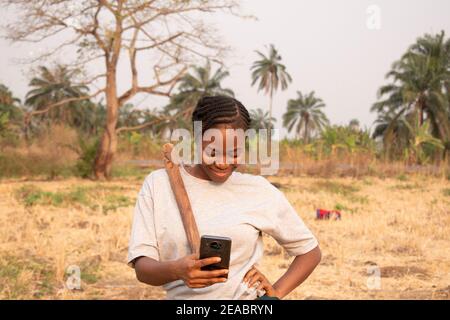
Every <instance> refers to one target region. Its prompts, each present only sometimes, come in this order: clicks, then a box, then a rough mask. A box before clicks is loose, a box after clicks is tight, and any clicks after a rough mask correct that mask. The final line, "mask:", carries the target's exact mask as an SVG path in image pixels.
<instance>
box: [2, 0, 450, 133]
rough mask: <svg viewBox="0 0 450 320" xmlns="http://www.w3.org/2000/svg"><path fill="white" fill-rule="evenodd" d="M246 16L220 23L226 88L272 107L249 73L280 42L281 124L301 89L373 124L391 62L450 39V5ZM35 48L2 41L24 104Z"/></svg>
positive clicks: (269, 8)
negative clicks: (437, 37) (21, 61)
mask: <svg viewBox="0 0 450 320" xmlns="http://www.w3.org/2000/svg"><path fill="white" fill-rule="evenodd" d="M373 5H375V6H376V7H375V8H379V9H380V25H379V27H380V28H379V29H377V28H376V27H377V23H376V18H374V13H373V12H374V11H370V12H368V8H369V7H370V6H373ZM243 11H244V12H246V13H250V14H253V15H254V16H256V17H257V18H258V21H253V20H242V19H239V18H236V17H231V16H220V17H218V18H217V19H216V20H217V21H215V26H216V28H218V29H219V31H220V34H221V35H222V36H223V38H224V40H225V41H226V43H227V44H229V45H231V46H232V47H233V52H232V55H231V56H230V57H229V58H228V59H227V61H226V64H227V65H228V66H229V71H230V73H231V75H230V77H229V78H228V79H227V80H226V81H224V86H225V87H229V88H231V89H233V90H234V92H235V93H236V97H237V98H238V99H239V100H240V101H242V102H243V103H244V105H245V106H246V107H247V108H249V109H252V108H258V107H259V108H263V109H266V110H267V109H268V98H267V97H266V96H264V94H263V93H262V92H260V93H257V90H256V87H251V79H250V71H249V68H250V66H251V65H252V63H253V61H254V60H255V59H256V57H257V56H256V54H255V52H254V51H255V50H261V51H264V52H265V51H266V48H265V46H266V45H268V44H271V43H273V44H274V45H275V46H276V48H277V49H278V50H279V52H280V53H281V55H282V57H283V62H284V64H285V65H286V67H287V70H288V72H289V73H290V74H291V76H292V78H293V82H292V84H291V85H290V86H289V88H288V90H286V91H284V92H278V93H277V94H276V96H275V99H274V115H275V116H276V117H277V118H278V125H277V127H278V126H279V125H280V124H281V115H282V114H283V113H284V112H285V111H286V104H287V101H288V100H289V99H291V98H295V97H296V91H297V90H300V91H302V92H309V91H312V90H314V91H315V92H316V95H317V96H319V97H321V98H322V99H323V100H324V102H325V104H326V108H325V113H326V114H327V116H328V117H329V119H330V120H331V122H332V123H336V124H346V123H348V121H349V120H350V119H352V118H357V119H358V120H359V121H360V122H361V124H362V125H363V126H367V127H371V126H372V124H373V121H374V120H375V117H376V115H375V114H373V113H370V107H371V105H372V104H373V103H374V102H375V100H376V92H377V90H378V88H379V87H380V86H381V85H383V84H384V83H385V80H384V76H385V74H386V73H387V72H388V71H389V69H390V66H391V64H392V63H393V62H394V61H395V60H396V59H398V58H399V57H400V56H401V55H402V54H403V53H404V52H405V50H406V49H407V48H408V46H409V45H410V44H412V43H413V42H414V41H415V39H416V38H417V37H418V36H421V35H423V34H424V33H437V32H439V31H440V30H445V32H446V36H447V37H448V36H450V1H448V0H433V1H430V0H379V1H366V0H314V1H312V0H311V1H304V0H277V1H275V0H245V1H243ZM375 14H376V13H375ZM219 18H220V19H219ZM371 18H374V19H375V20H373V19H371ZM368 19H369V27H370V26H371V28H369V27H368ZM374 21H375V22H374ZM370 22H371V23H370ZM29 50H30V49H29V48H27V49H22V48H20V47H17V46H15V47H11V46H10V45H9V43H8V42H6V41H5V40H0V83H3V84H5V85H7V86H8V87H10V88H11V89H12V90H13V92H14V93H15V94H16V96H18V97H19V98H22V99H23V97H24V95H25V93H26V92H27V90H28V87H27V83H28V80H27V78H26V77H25V73H26V71H27V67H26V66H24V65H18V64H15V63H14V61H13V60H14V58H20V57H27V55H29ZM163 103H164V101H162V100H161V99H155V98H152V97H148V98H146V99H141V100H140V101H139V105H140V106H141V107H142V106H151V107H155V106H158V105H162V104H163ZM282 132H284V131H282Z"/></svg>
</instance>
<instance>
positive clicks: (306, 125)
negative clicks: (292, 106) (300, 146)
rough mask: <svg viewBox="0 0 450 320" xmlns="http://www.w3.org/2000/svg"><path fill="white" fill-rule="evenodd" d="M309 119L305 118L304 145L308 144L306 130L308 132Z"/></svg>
mask: <svg viewBox="0 0 450 320" xmlns="http://www.w3.org/2000/svg"><path fill="white" fill-rule="evenodd" d="M308 127H309V117H308V116H306V119H305V133H304V135H303V141H304V143H305V145H306V144H308V140H309V139H308V133H309V132H308V130H309V128H308Z"/></svg>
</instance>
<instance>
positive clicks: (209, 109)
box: [192, 96, 251, 133]
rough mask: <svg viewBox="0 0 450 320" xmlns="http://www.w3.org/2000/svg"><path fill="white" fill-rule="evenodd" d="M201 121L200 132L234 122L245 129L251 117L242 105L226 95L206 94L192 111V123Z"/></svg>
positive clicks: (247, 127) (248, 125)
mask: <svg viewBox="0 0 450 320" xmlns="http://www.w3.org/2000/svg"><path fill="white" fill-rule="evenodd" d="M194 121H201V122H202V133H204V132H205V131H206V130H208V129H211V128H213V127H214V126H216V125H218V124H235V125H236V126H237V127H242V128H243V129H244V131H245V130H247V129H249V128H250V124H251V118H250V114H249V113H248V110H247V109H246V108H245V107H244V105H243V104H242V103H241V102H240V101H238V100H236V99H234V98H232V97H227V96H206V97H203V98H201V99H200V100H199V101H198V103H197V106H196V107H195V110H194V112H193V113H192V123H194Z"/></svg>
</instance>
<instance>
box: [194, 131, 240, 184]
mask: <svg viewBox="0 0 450 320" xmlns="http://www.w3.org/2000/svg"><path fill="white" fill-rule="evenodd" d="M236 129H238V128H236V127H235V126H233V125H226V124H223V125H218V126H216V127H214V128H213V130H209V131H207V132H206V133H205V134H204V136H203V141H202V164H200V165H199V166H200V168H201V170H202V171H203V172H204V173H205V174H206V175H207V176H208V178H209V179H210V180H211V181H214V182H218V183H223V182H225V181H226V180H227V179H228V178H229V177H230V176H231V174H232V173H233V171H235V170H236V169H237V168H238V167H239V166H240V164H241V163H242V159H243V156H245V152H244V151H245V144H244V143H243V142H245V134H244V131H243V129H241V130H236ZM211 136H214V138H212V137H211Z"/></svg>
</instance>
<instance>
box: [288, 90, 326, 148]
mask: <svg viewBox="0 0 450 320" xmlns="http://www.w3.org/2000/svg"><path fill="white" fill-rule="evenodd" d="M297 95H298V97H297V99H290V100H289V101H288V107H287V111H286V113H285V114H284V115H283V126H284V127H286V128H287V129H288V132H291V131H292V129H294V127H295V133H296V135H297V137H299V136H300V134H301V133H303V141H304V142H305V143H309V139H310V137H311V136H312V134H313V133H315V132H320V131H321V130H322V129H323V128H324V127H325V126H326V125H328V124H329V121H328V118H327V116H326V115H325V114H324V113H323V111H322V109H323V108H324V107H325V103H324V102H323V101H322V99H320V98H318V97H316V96H315V92H314V91H312V92H310V93H308V94H306V95H304V94H303V93H302V92H300V91H297Z"/></svg>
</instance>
